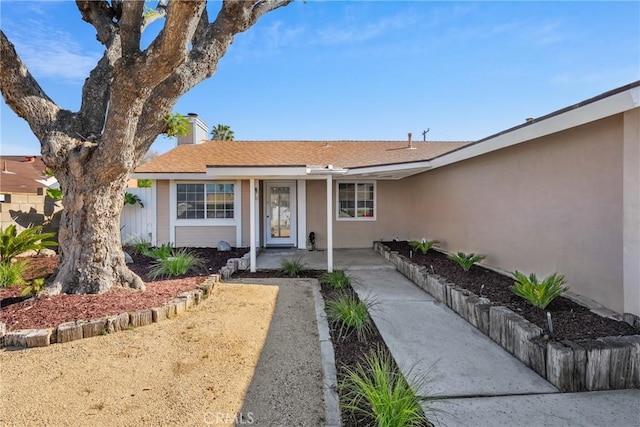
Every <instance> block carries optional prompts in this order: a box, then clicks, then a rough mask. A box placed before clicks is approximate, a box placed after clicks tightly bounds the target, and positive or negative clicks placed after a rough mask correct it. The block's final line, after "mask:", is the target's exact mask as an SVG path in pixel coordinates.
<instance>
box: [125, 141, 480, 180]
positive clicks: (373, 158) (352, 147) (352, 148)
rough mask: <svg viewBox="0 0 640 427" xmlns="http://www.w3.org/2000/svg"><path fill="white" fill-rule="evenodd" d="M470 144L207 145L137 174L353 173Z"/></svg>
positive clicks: (176, 152)
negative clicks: (214, 169) (327, 169)
mask: <svg viewBox="0 0 640 427" xmlns="http://www.w3.org/2000/svg"><path fill="white" fill-rule="evenodd" d="M467 144H469V142H413V147H415V149H408V144H407V141H206V142H203V143H202V144H196V145H181V146H179V147H176V148H174V149H173V150H171V151H169V152H167V153H165V154H163V155H161V156H158V157H156V158H155V159H153V160H151V161H150V162H148V163H145V164H143V165H141V166H139V167H138V168H137V169H136V172H137V173H204V172H205V171H206V167H207V166H238V167H239V166H321V167H324V166H326V165H333V166H334V167H335V168H355V167H364V166H380V165H388V164H396V163H406V162H415V161H423V160H429V159H431V158H433V157H436V156H439V155H442V154H444V153H447V152H449V151H452V150H455V149H458V148H460V147H463V146H465V145H467Z"/></svg>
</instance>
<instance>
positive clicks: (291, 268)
mask: <svg viewBox="0 0 640 427" xmlns="http://www.w3.org/2000/svg"><path fill="white" fill-rule="evenodd" d="M306 268H307V263H306V262H304V258H303V257H302V256H299V257H296V258H282V259H281V260H280V269H281V270H282V272H283V273H284V274H286V275H287V276H289V277H298V276H299V275H300V273H302V272H303V271H304V270H306Z"/></svg>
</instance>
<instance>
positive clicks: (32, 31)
mask: <svg viewBox="0 0 640 427" xmlns="http://www.w3.org/2000/svg"><path fill="white" fill-rule="evenodd" d="M22 28H25V29H27V28H28V30H21V31H17V32H15V31H14V32H13V39H12V42H13V43H14V45H15V46H16V51H17V52H18V55H20V57H21V58H22V61H23V62H24V63H25V64H26V65H27V67H28V68H29V70H30V71H31V73H32V74H34V76H35V77H36V78H42V77H47V78H55V79H60V80H63V81H71V82H76V83H81V82H82V81H83V80H84V79H85V78H86V77H87V76H88V75H89V72H90V71H91V70H92V69H93V68H94V67H95V66H96V64H97V62H98V61H99V60H100V58H101V54H100V53H98V52H97V51H89V50H88V49H85V48H83V47H82V45H81V44H80V43H78V42H77V41H75V40H74V39H73V37H72V35H71V34H70V33H68V32H64V31H60V30H57V29H52V28H51V27H48V26H46V25H43V23H42V21H36V20H31V21H30V22H27V23H25V25H24V26H23V27H22Z"/></svg>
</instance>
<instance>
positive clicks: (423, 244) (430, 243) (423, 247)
mask: <svg viewBox="0 0 640 427" xmlns="http://www.w3.org/2000/svg"><path fill="white" fill-rule="evenodd" d="M439 243H440V241H439V240H425V239H422V241H417V240H412V241H411V242H409V246H411V247H412V248H413V249H415V250H417V251H420V252H422V253H423V254H426V253H427V252H429V249H431V248H433V247H435V246H436V245H438V244H439Z"/></svg>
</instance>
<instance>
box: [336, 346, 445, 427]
mask: <svg viewBox="0 0 640 427" xmlns="http://www.w3.org/2000/svg"><path fill="white" fill-rule="evenodd" d="M427 381H429V380H428V378H427V377H424V379H422V380H420V379H419V380H417V381H415V383H416V384H418V385H419V386H421V388H422V386H423V385H424V384H426V382H427ZM339 388H340V396H341V397H340V406H341V407H342V408H343V409H346V410H347V411H351V412H352V413H356V414H358V413H359V414H364V415H366V416H368V417H369V418H371V419H373V420H375V425H377V426H379V427H403V426H422V425H425V424H427V423H428V422H429V420H428V419H427V417H426V416H425V413H424V411H423V409H422V406H421V404H422V403H423V402H426V401H428V400H433V399H429V398H424V397H419V396H417V395H416V393H415V392H414V390H413V389H412V388H411V386H410V385H409V384H408V382H407V380H406V379H405V378H404V376H403V375H402V373H401V372H400V370H399V369H398V368H397V367H396V366H395V364H394V363H393V360H392V358H391V355H390V354H389V353H388V352H386V351H382V350H380V349H378V350H373V351H371V352H370V353H369V354H367V355H366V356H365V357H364V359H363V362H362V363H358V364H357V365H356V366H355V367H354V368H346V370H345V379H344V380H343V381H342V382H341V383H340V386H339Z"/></svg>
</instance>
